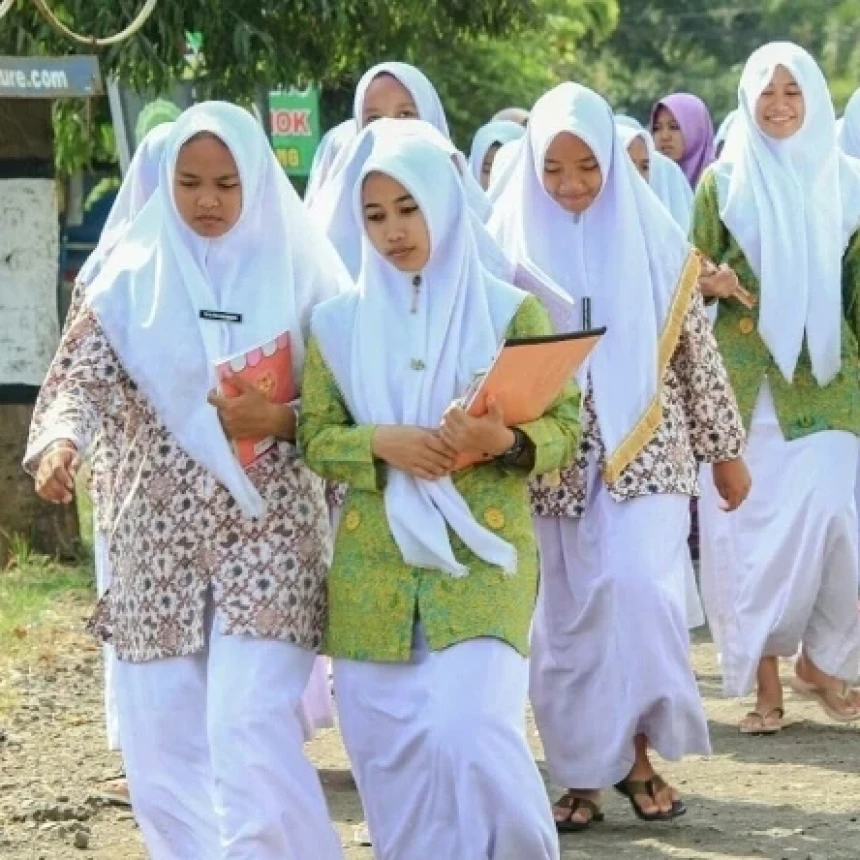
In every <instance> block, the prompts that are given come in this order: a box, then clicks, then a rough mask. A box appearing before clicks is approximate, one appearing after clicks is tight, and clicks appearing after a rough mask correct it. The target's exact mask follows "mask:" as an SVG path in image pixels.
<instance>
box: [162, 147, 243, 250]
mask: <svg viewBox="0 0 860 860" xmlns="http://www.w3.org/2000/svg"><path fill="white" fill-rule="evenodd" d="M173 198H174V200H175V201H176V208H177V210H178V212H179V215H180V217H181V218H182V220H183V221H184V222H185V223H186V224H187V225H188V226H189V227H190V228H191V229H192V230H193V231H194V232H195V233H197V234H198V235H199V236H203V237H205V238H207V239H217V238H218V237H220V236H223V235H224V234H225V233H228V232H229V231H230V230H231V229H232V228H233V227H234V226H235V225H236V222H237V221H238V220H239V216H240V215H241V214H242V182H241V180H240V178H239V168H238V167H237V165H236V160H235V159H234V158H233V154H232V153H231V152H230V150H229V149H228V148H227V147H226V146H225V145H224V143H223V141H221V140H220V139H219V138H217V137H215V135H212V134H201V135H196V136H195V137H192V138H191V140H189V141H188V142H187V143H186V144H185V145H184V146H183V147H182V149H180V150H179V158H177V160H176V171H175V173H174V174H173Z"/></svg>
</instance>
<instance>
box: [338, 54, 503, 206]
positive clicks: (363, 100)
mask: <svg viewBox="0 0 860 860" xmlns="http://www.w3.org/2000/svg"><path fill="white" fill-rule="evenodd" d="M353 116H354V118H355V122H356V125H357V127H358V129H359V130H361V129H363V128H366V127H367V126H368V125H370V124H371V123H373V122H376V121H377V120H380V119H385V118H388V119H420V120H424V122H426V123H429V124H430V125H432V126H433V127H434V128H435V129H436V130H437V131H438V132H439V133H440V134H441V135H443V136H444V137H445V138H447V139H448V140H450V139H451V132H450V129H449V128H448V119H447V117H446V116H445V108H444V107H442V101H441V99H440V98H439V94H438V93H437V92H436V88H435V87H434V86H433V84H432V83H431V81H430V79H429V78H428V77H427V75H425V74H424V72H422V71H421V70H420V69H418V68H416V67H415V66H410V65H409V63H397V62H389V63H379V64H378V65H376V66H373V68H371V69H368V70H367V71H366V72H365V73H364V75H362V77H361V80H359V82H358V85H357V86H356V88H355V99H354V102H353ZM455 151H456V150H455ZM456 160H457V163H458V166H459V167H460V173H461V176H462V179H463V183H464V185H465V188H466V199H467V201H468V203H469V207H470V208H471V209H472V211H473V212H475V213H476V214H477V215H478V217H480V218H481V220H482V221H486V220H487V219H488V218H489V217H490V211H491V209H492V207H491V205H490V201H489V199H488V198H487V195H486V194H485V193H484V190H483V188H481V186H480V185H479V184H478V181H477V180H476V179H475V178H474V177H473V176H472V174H471V172H470V171H469V170H468V163H467V161H466V158H465V156H463V154H462V153H460V152H459V151H457V154H456Z"/></svg>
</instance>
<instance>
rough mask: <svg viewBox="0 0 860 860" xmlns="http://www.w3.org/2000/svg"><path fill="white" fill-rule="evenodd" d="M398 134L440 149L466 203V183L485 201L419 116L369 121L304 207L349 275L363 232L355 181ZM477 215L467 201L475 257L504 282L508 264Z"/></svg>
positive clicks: (356, 265) (357, 261) (355, 269)
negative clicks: (373, 155) (449, 162)
mask: <svg viewBox="0 0 860 860" xmlns="http://www.w3.org/2000/svg"><path fill="white" fill-rule="evenodd" d="M403 136H419V137H423V138H425V139H426V140H428V141H429V142H430V143H432V144H433V145H434V146H436V147H437V148H439V149H441V150H442V151H443V152H445V153H446V154H447V155H448V157H449V158H450V159H451V160H452V162H453V163H454V164H455V165H456V167H457V173H458V175H459V177H460V180H461V182H462V183H463V187H464V191H465V193H466V198H467V203H470V204H471V202H473V199H474V198H473V197H472V195H471V194H470V192H469V189H470V188H472V187H473V188H475V189H477V191H478V193H479V194H480V195H481V196H482V197H483V199H484V201H486V197H485V195H484V194H483V192H482V191H481V189H480V188H478V186H477V183H476V182H475V180H474V179H473V177H472V176H471V174H470V173H469V168H468V166H467V165H466V163H465V160H464V159H463V157H462V155H461V154H460V153H459V152H458V151H457V149H456V148H455V147H454V144H453V143H452V142H451V140H450V139H449V138H447V137H445V135H443V134H441V133H440V132H439V131H438V129H436V128H435V127H434V126H433V125H431V124H430V123H427V122H424V121H423V120H414V119H413V120H394V119H387V118H386V119H379V120H377V121H375V122H373V123H371V124H370V125H369V126H368V127H367V128H365V129H364V130H363V131H361V132H360V133H359V135H358V136H357V137H356V139H355V140H354V141H353V143H352V145H351V146H350V147H349V150H348V151H347V152H346V153H344V155H343V157H342V159H341V160H340V164H339V166H338V169H337V173H336V175H335V176H334V177H332V179H331V181H329V182H328V183H327V184H326V186H325V188H324V189H323V190H322V191H321V193H320V194H319V195H318V196H317V197H316V199H315V201H314V203H313V205H312V206H311V208H310V214H311V218H312V219H313V220H314V221H315V222H316V224H318V225H319V227H320V228H321V229H322V230H323V232H324V233H325V234H326V236H328V238H329V240H330V241H331V242H332V244H333V245H334V247H335V248H336V249H337V251H338V253H339V254H340V257H341V260H343V263H344V265H345V266H346V268H347V271H348V272H349V273H350V275H352V277H353V278H357V277H358V273H359V271H360V269H361V252H362V233H363V230H362V226H361V221H360V219H358V218H357V215H356V210H355V207H354V206H353V205H352V200H353V197H354V194H355V186H356V184H357V182H358V180H359V177H360V176H361V174H362V172H363V171H364V167H365V164H366V162H367V159H368V158H369V157H370V154H371V152H372V151H373V149H374V147H375V146H376V145H378V143H379V142H380V141H383V140H385V139H388V138H393V137H403ZM483 215H484V212H483V208H481V209H480V211H476V210H475V208H473V206H472V205H470V206H469V220H470V222H471V225H472V229H473V231H474V234H475V239H476V241H477V243H478V251H479V253H480V256H481V259H482V260H483V262H484V266H485V267H486V268H487V269H489V270H490V272H491V273H493V274H495V275H496V276H497V277H499V278H501V279H502V280H507V281H510V280H511V279H512V277H513V266H512V264H511V262H510V261H509V260H508V259H507V257H505V255H504V253H503V252H502V250H501V249H500V248H499V247H498V245H497V243H496V242H495V241H493V239H492V238H491V237H490V235H489V234H488V233H487V230H486V228H485V227H484V225H483Z"/></svg>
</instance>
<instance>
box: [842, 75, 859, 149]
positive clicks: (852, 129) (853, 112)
mask: <svg viewBox="0 0 860 860" xmlns="http://www.w3.org/2000/svg"><path fill="white" fill-rule="evenodd" d="M838 142H839V148H840V149H841V150H842V151H843V152H844V153H845V154H846V155H850V156H851V157H852V158H860V90H857V91H856V92H855V93H854V95H852V96H851V98H850V99H848V104H847V105H845V113H844V114H842V119H841V120H839V135H838Z"/></svg>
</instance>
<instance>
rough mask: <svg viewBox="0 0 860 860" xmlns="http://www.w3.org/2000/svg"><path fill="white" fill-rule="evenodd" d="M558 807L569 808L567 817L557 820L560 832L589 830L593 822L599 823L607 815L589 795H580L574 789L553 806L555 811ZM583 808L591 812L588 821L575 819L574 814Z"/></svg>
mask: <svg viewBox="0 0 860 860" xmlns="http://www.w3.org/2000/svg"><path fill="white" fill-rule="evenodd" d="M556 809H564V810H569V812H568V814H567V818H564V819H562V820H561V821H556V822H555V828H556V830H558V832H559V833H580V832H581V831H583V830H588V828H589V827H591V825H592V824H597V823H599V822H601V821H603V819H604V818H605V817H606V816H605V815H604V814H603V812H602V810H601V809H600V807H599V806H598V805H597V804H596V803H595V802H594V801H593V800H591V798H588V797H580V796H579V795H578V794H575V793H574V792H572V791H568V792H566V793H565V794H564V795H563V796H562V797H561V798H560V799H559V801H558V803H556V804H555V805H554V806H553V811H555V810H556ZM581 809H584V810H586V811H587V812H589V813H591V817H590V818H589V819H588V821H574V820H573V816H574V815H576V813H577V812H579V811H580V810H581Z"/></svg>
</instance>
